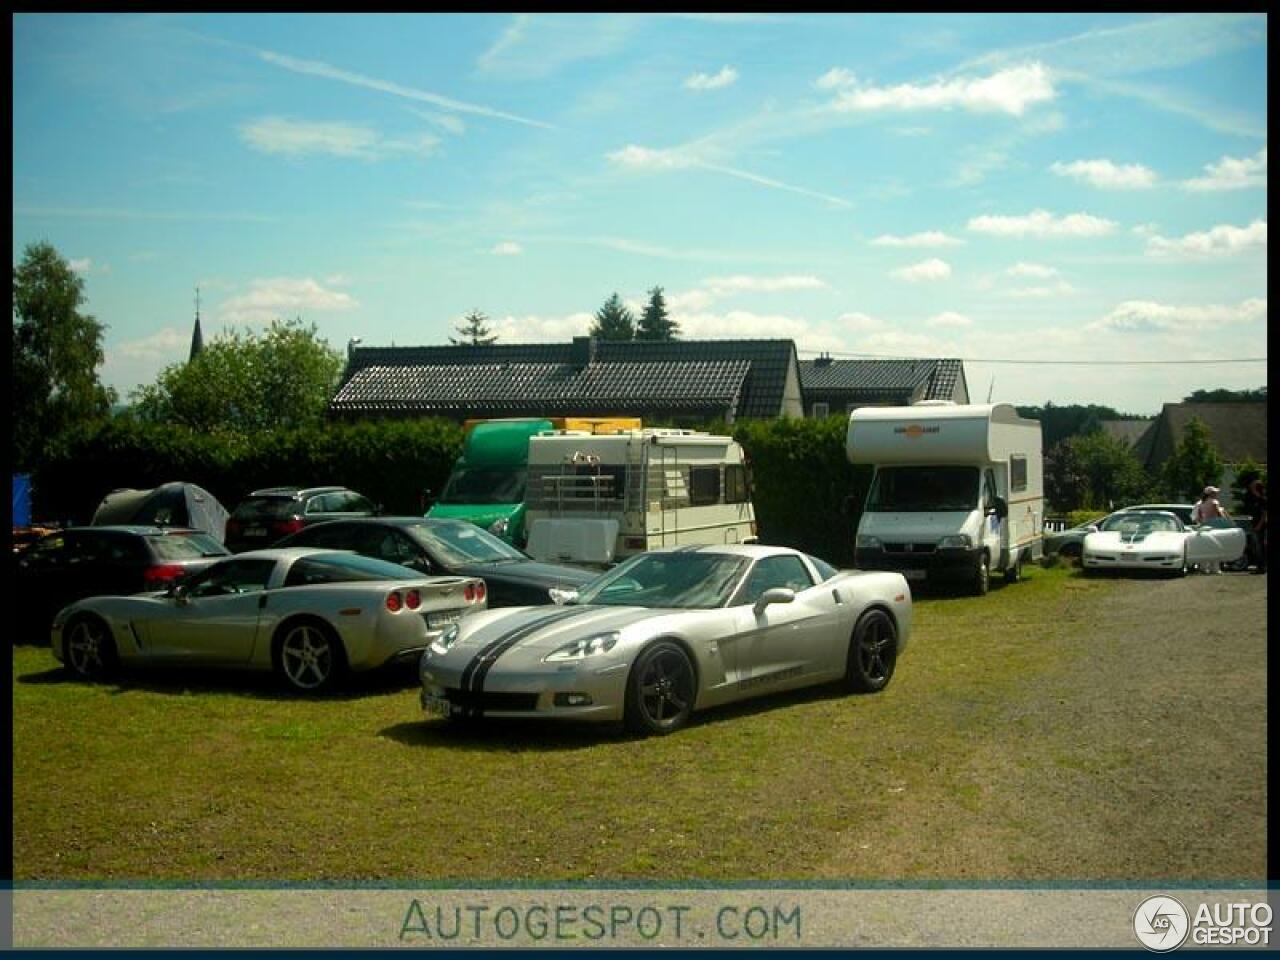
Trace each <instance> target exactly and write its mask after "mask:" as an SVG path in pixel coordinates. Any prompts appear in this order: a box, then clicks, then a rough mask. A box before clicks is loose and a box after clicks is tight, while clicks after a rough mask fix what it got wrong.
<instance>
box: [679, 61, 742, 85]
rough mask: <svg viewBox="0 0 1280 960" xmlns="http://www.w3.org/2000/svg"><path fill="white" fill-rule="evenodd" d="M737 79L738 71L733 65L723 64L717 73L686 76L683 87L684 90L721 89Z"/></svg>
mask: <svg viewBox="0 0 1280 960" xmlns="http://www.w3.org/2000/svg"><path fill="white" fill-rule="evenodd" d="M737 81H738V71H737V70H735V69H734V68H733V67H730V66H724V67H721V68H720V71H719V72H718V73H714V74H712V73H695V74H693V75H692V76H689V77H686V78H685V81H684V88H685V89H686V90H723V89H724V88H725V87H731V86H733V84H735V83H736V82H737Z"/></svg>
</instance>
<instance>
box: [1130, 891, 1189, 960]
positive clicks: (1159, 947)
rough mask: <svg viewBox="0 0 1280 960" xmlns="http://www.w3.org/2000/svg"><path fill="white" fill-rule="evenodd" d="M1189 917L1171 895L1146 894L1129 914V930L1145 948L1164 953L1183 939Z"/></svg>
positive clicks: (1184, 908)
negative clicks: (1146, 896) (1136, 907)
mask: <svg viewBox="0 0 1280 960" xmlns="http://www.w3.org/2000/svg"><path fill="white" fill-rule="evenodd" d="M1190 926H1191V918H1190V917H1189V916H1187V908H1186V907H1184V906H1183V905H1182V904H1181V903H1179V902H1178V901H1177V900H1175V899H1174V898H1173V897H1165V896H1159V897H1148V898H1147V899H1146V900H1143V901H1142V903H1140V904H1139V905H1138V909H1137V910H1136V911H1134V914H1133V932H1134V933H1135V934H1136V935H1137V937H1138V942H1139V943H1141V944H1142V945H1143V946H1144V947H1146V948H1147V949H1148V950H1154V951H1155V952H1156V953H1167V952H1168V951H1170V950H1174V949H1177V948H1178V947H1180V946H1182V943H1183V941H1184V940H1186V939H1187V930H1188V928H1189V927H1190Z"/></svg>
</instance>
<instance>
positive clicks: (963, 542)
mask: <svg viewBox="0 0 1280 960" xmlns="http://www.w3.org/2000/svg"><path fill="white" fill-rule="evenodd" d="M972 546H973V538H972V537H970V536H969V535H968V534H967V533H953V534H951V535H950V536H947V537H943V538H942V539H941V540H939V541H938V549H939V550H946V549H949V548H950V549H954V548H956V547H960V548H961V549H964V550H968V549H969V548H970V547H972Z"/></svg>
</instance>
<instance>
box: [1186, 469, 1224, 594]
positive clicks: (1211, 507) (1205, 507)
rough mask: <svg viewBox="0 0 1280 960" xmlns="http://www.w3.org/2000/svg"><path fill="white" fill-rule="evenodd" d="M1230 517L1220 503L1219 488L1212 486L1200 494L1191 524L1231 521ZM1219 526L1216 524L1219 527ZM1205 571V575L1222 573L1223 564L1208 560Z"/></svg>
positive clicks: (1192, 512) (1192, 513) (1192, 511)
mask: <svg viewBox="0 0 1280 960" xmlns="http://www.w3.org/2000/svg"><path fill="white" fill-rule="evenodd" d="M1229 519H1230V515H1229V514H1228V513H1227V511H1226V508H1225V507H1223V505H1222V504H1221V503H1219V502H1218V488H1217V487H1215V486H1213V485H1212V484H1210V485H1209V486H1207V487H1205V488H1204V493H1202V494H1200V499H1199V500H1197V501H1196V505H1195V507H1194V508H1192V510H1191V522H1192V523H1196V524H1201V523H1206V524H1207V523H1214V521H1217V520H1229ZM1217 525H1218V524H1215V526H1217ZM1203 570H1204V572H1205V573H1221V572H1222V564H1221V563H1220V562H1219V561H1217V560H1208V561H1206V562H1205V564H1204V567H1203Z"/></svg>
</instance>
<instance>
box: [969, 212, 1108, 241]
mask: <svg viewBox="0 0 1280 960" xmlns="http://www.w3.org/2000/svg"><path fill="white" fill-rule="evenodd" d="M968 228H969V229H970V230H972V231H973V232H974V233H986V234H990V235H992V236H998V237H1026V236H1032V237H1100V236H1104V235H1106V234H1108V233H1111V232H1112V231H1113V230H1115V228H1116V223H1115V221H1113V220H1106V219H1103V218H1102V217H1095V216H1092V215H1091V214H1088V213H1072V214H1068V215H1067V216H1065V217H1055V216H1054V215H1053V214H1051V213H1049V212H1048V211H1047V210H1033V211H1032V212H1031V213H1029V214H1027V215H1026V216H1018V217H1009V216H991V215H984V216H981V217H973V218H972V219H971V220H970V221H969V224H968Z"/></svg>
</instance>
